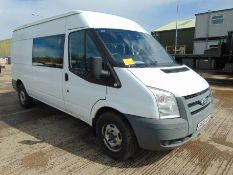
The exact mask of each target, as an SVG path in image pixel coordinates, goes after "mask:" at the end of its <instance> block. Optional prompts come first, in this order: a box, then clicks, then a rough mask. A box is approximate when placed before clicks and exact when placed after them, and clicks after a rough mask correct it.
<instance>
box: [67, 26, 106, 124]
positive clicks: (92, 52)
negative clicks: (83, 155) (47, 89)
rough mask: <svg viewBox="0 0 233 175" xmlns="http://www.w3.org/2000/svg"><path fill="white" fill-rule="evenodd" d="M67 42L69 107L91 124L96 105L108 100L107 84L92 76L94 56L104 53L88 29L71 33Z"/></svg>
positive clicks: (69, 110) (75, 114)
mask: <svg viewBox="0 0 233 175" xmlns="http://www.w3.org/2000/svg"><path fill="white" fill-rule="evenodd" d="M67 43H68V47H67V51H68V52H67V53H68V54H67V59H66V61H67V65H66V68H65V75H64V76H65V80H64V98H65V106H66V109H67V111H68V112H69V113H71V114H72V115H73V116H76V117H78V118H80V119H82V120H84V121H86V122H88V123H89V122H91V119H90V114H91V109H92V107H93V106H94V104H95V103H96V102H98V101H99V100H105V99H106V86H105V85H101V83H99V82H98V80H94V77H92V76H91V75H90V59H92V58H93V57H101V53H100V51H99V49H98V48H97V46H96V43H95V42H94V41H93V39H92V35H91V34H90V33H89V32H88V30H80V31H74V32H71V33H69V36H68V42H67Z"/></svg>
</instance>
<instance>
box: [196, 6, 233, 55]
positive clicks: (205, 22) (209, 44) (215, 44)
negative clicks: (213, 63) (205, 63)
mask: <svg viewBox="0 0 233 175" xmlns="http://www.w3.org/2000/svg"><path fill="white" fill-rule="evenodd" d="M232 31H233V8H231V9H225V10H218V11H209V12H206V13H199V14H196V31H195V41H194V54H204V53H205V50H211V49H212V50H214V49H215V50H219V49H218V48H219V47H221V44H222V43H226V42H227V39H228V35H229V34H230V33H229V32H232ZM231 35H232V34H231Z"/></svg>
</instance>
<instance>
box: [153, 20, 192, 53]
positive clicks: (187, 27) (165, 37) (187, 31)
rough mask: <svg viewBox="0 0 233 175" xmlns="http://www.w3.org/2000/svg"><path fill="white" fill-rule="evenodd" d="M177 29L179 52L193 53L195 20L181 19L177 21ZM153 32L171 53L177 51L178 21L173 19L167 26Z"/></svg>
mask: <svg viewBox="0 0 233 175" xmlns="http://www.w3.org/2000/svg"><path fill="white" fill-rule="evenodd" d="M177 29H178V40H177V50H178V52H177V53H178V54H192V53H193V41H194V33H195V20H194V19H188V20H180V21H178V22H177ZM151 34H152V35H153V36H154V37H155V38H157V39H158V40H159V41H160V43H161V44H162V45H163V46H164V47H165V48H166V50H167V51H168V52H169V53H170V54H174V53H175V38H176V37H175V36H176V21H173V22H171V23H169V24H167V25H165V26H162V27H160V28H158V29H156V30H154V31H152V32H151Z"/></svg>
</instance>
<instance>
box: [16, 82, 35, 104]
mask: <svg viewBox="0 0 233 175" xmlns="http://www.w3.org/2000/svg"><path fill="white" fill-rule="evenodd" d="M18 98H19V103H20V105H21V106H22V107H23V108H30V107H32V106H33V98H32V97H30V96H29V95H28V93H27V92H26V89H25V88H24V85H22V84H21V85H20V86H19V87H18Z"/></svg>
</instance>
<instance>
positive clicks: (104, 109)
mask: <svg viewBox="0 0 233 175" xmlns="http://www.w3.org/2000/svg"><path fill="white" fill-rule="evenodd" d="M105 112H113V113H117V114H119V115H120V116H121V117H122V119H123V120H124V121H125V122H126V123H127V124H128V125H129V127H130V129H132V131H133V133H134V130H133V127H132V126H131V124H130V122H129V120H128V119H127V117H126V116H125V115H124V113H122V112H120V111H119V110H116V109H114V108H112V107H109V106H104V107H101V108H100V109H98V110H97V112H96V114H95V116H94V118H93V119H92V128H93V134H94V135H96V123H97V121H98V119H99V118H100V117H101V114H103V113H105ZM134 135H135V133H134ZM135 138H136V137H135Z"/></svg>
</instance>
